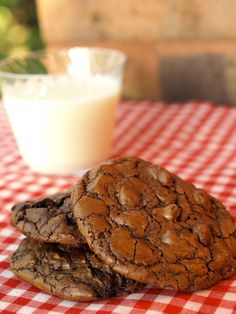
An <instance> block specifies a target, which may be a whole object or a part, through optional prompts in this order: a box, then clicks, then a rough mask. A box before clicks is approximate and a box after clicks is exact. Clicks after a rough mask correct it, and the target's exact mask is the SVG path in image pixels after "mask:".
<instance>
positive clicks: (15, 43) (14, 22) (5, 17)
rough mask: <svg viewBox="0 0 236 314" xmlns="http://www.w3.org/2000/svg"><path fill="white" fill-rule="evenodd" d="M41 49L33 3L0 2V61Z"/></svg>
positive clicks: (15, 0) (5, 0)
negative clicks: (10, 56) (7, 57)
mask: <svg viewBox="0 0 236 314" xmlns="http://www.w3.org/2000/svg"><path fill="white" fill-rule="evenodd" d="M43 47H44V45H43V42H42V40H41V38H40V34H39V28H38V22H37V16H36V10H35V1H33V0H0V59H1V58H4V57H6V56H9V55H16V54H19V53H22V52H27V51H31V50H40V49H42V48H43Z"/></svg>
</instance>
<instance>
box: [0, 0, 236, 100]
mask: <svg viewBox="0 0 236 314" xmlns="http://www.w3.org/2000/svg"><path fill="white" fill-rule="evenodd" d="M235 21H236V0H227V1H225V0H217V1H215V0H191V1H189V0H146V1H145V3H144V2H143V1H136V0H126V1H120V0H109V1H105V0H96V1H95V0H94V1H88V0H73V1H71V0H56V1H49V0H36V1H33V0H0V55H1V57H4V56H6V55H15V54H19V53H22V52H26V51H29V50H39V49H42V48H43V47H44V46H45V47H47V48H49V49H58V48H61V47H71V46H78V45H79V46H103V47H111V48H116V49H120V50H122V51H123V52H124V53H126V54H127V56H128V58H129V59H128V63H127V67H126V75H125V84H124V94H123V97H125V98H129V99H150V100H164V101H170V102H175V101H188V100H195V99H198V100H210V101H214V102H217V103H224V104H235V103H236V88H235V87H236V27H235ZM38 24H39V27H38ZM39 28H40V33H39ZM40 36H41V37H40ZM43 43H44V44H43Z"/></svg>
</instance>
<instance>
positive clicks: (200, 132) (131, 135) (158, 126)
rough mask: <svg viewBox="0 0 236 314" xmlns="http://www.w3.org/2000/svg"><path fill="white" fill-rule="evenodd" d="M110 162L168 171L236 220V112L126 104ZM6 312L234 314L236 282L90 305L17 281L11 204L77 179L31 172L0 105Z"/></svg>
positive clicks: (1, 282) (0, 269)
mask: <svg viewBox="0 0 236 314" xmlns="http://www.w3.org/2000/svg"><path fill="white" fill-rule="evenodd" d="M112 155H113V156H121V155H131V156H139V157H142V158H144V159H147V160H150V161H152V162H154V163H156V164H161V165H163V166H166V167H167V168H168V169H169V170H170V171H172V172H175V173H177V174H179V175H180V176H182V177H183V178H185V179H187V180H190V181H192V182H194V183H195V184H196V185H197V186H199V187H202V188H205V189H206V190H207V191H208V192H210V193H211V194H213V195H215V196H216V197H218V198H219V199H221V200H222V201H223V203H224V204H225V205H226V206H227V208H228V209H229V211H230V212H231V213H232V215H233V216H234V218H236V109H235V108H232V107H221V106H219V107H217V106H215V105H214V104H210V103H198V102H194V103H188V104H171V105H168V104H160V103H151V102H139V103H137V102H124V103H123V104H122V105H121V106H120V107H119V111H118V115H117V127H116V131H115V140H114V147H113V153H112ZM0 174H1V175H0V286H1V288H0V312H1V313H22V314H31V313H40V314H44V313H51V314H54V313H55V314H56V313H71V314H72V313H76V314H77V313H83V314H85V313H100V314H105V313H111V312H113V313H117V314H118V313H122V314H141V313H146V314H158V313H186V314H192V313H204V314H205V313H216V314H221V313H223V314H229V313H236V276H234V277H232V278H230V279H229V280H226V281H224V282H222V283H220V284H218V285H216V286H215V287H213V288H212V289H209V290H206V291H199V292H196V293H193V294H187V293H176V292H174V291H172V290H160V289H156V288H153V287H147V288H146V289H144V290H143V291H142V292H140V293H135V294H131V295H129V296H127V297H120V298H115V299H111V300H105V301H100V302H93V303H85V304H83V303H75V302H69V301H64V300H60V299H58V298H56V297H53V296H50V295H48V294H45V293H43V292H41V291H39V290H38V289H37V288H35V287H32V286H31V285H29V284H27V283H24V282H22V281H20V280H18V279H17V278H16V277H15V276H14V275H13V274H12V272H11V271H10V270H9V256H10V255H11V254H12V252H13V251H14V250H15V249H16V247H17V245H18V243H19V241H20V239H21V237H22V236H21V235H20V234H19V233H18V232H17V231H15V230H14V229H13V228H12V227H10V226H9V215H10V208H11V206H12V205H13V204H14V203H16V202H18V201H23V200H26V199H31V198H36V197H38V196H40V195H42V194H50V193H54V192H58V191H63V190H65V189H66V188H68V187H69V186H71V185H72V184H74V183H75V182H76V181H77V179H78V178H77V177H76V176H67V177H65V176H64V177H53V176H51V177H50V176H45V175H37V174H34V173H32V172H31V171H30V170H29V169H28V168H27V167H26V165H25V164H24V162H23V161H22V160H21V158H20V156H19V153H18V150H17V148H16V144H15V141H14V139H13V137H12V134H11V131H10V128H9V125H8V122H7V119H6V117H5V114H4V111H3V109H2V106H1V105H0Z"/></svg>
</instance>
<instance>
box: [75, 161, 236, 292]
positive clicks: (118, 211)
mask: <svg viewBox="0 0 236 314" xmlns="http://www.w3.org/2000/svg"><path fill="white" fill-rule="evenodd" d="M71 196H72V205H73V212H74V217H75V220H76V222H77V224H78V227H79V230H80V232H81V234H82V235H83V236H84V238H85V239H86V241H87V243H88V245H89V247H90V248H91V250H93V251H94V252H95V254H97V255H98V256H99V258H101V259H102V260H104V262H106V263H107V264H109V265H110V266H111V267H112V268H113V269H114V270H115V271H117V272H119V273H121V274H123V275H125V276H126V277H128V278H131V279H134V280H138V281H140V282H144V283H147V284H153V285H156V286H158V287H160V288H168V287H170V288H174V289H176V290H181V291H188V292H192V291H196V290H198V289H206V288H209V287H210V286H212V285H214V284H215V283H217V282H219V281H220V280H222V279H226V278H228V277H230V276H231V275H233V274H234V273H235V272H236V224H235V221H234V220H233V218H232V217H231V215H230V213H229V212H228V211H227V210H226V209H225V207H224V206H223V205H222V204H221V203H220V202H219V201H218V200H216V199H215V198H213V197H212V196H210V195H208V194H207V193H206V192H205V191H204V190H202V189H198V188H196V187H195V186H194V185H193V184H191V183H188V182H186V181H184V180H182V179H181V178H179V177H178V176H176V175H174V174H171V173H170V172H168V171H167V170H166V169H164V168H162V167H159V166H156V165H153V164H151V163H149V162H146V161H144V160H141V159H137V158H128V157H124V158H117V159H114V160H111V161H108V162H107V163H104V164H102V165H101V166H99V167H97V168H95V169H93V170H90V171H89V172H88V173H87V174H85V175H84V176H83V178H82V180H81V181H80V182H79V183H78V184H77V185H76V186H75V187H74V189H73V190H72V195H71Z"/></svg>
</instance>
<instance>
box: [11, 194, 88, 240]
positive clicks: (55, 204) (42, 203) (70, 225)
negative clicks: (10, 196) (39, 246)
mask: <svg viewBox="0 0 236 314" xmlns="http://www.w3.org/2000/svg"><path fill="white" fill-rule="evenodd" d="M11 224H12V226H14V227H16V228H17V229H18V230H19V231H20V232H22V233H23V234H24V235H26V236H29V237H30V238H32V239H34V240H37V241H42V242H53V243H61V244H66V245H72V246H77V245H80V244H82V243H84V240H83V238H82V236H81V234H80V232H79V230H78V227H77V225H76V222H75V220H74V217H73V214H72V209H71V201H70V193H69V192H68V193H67V192H66V193H58V194H54V195H52V196H48V197H43V198H40V199H38V200H35V201H26V202H22V203H18V204H16V205H15V206H14V207H13V208H12V216H11Z"/></svg>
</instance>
